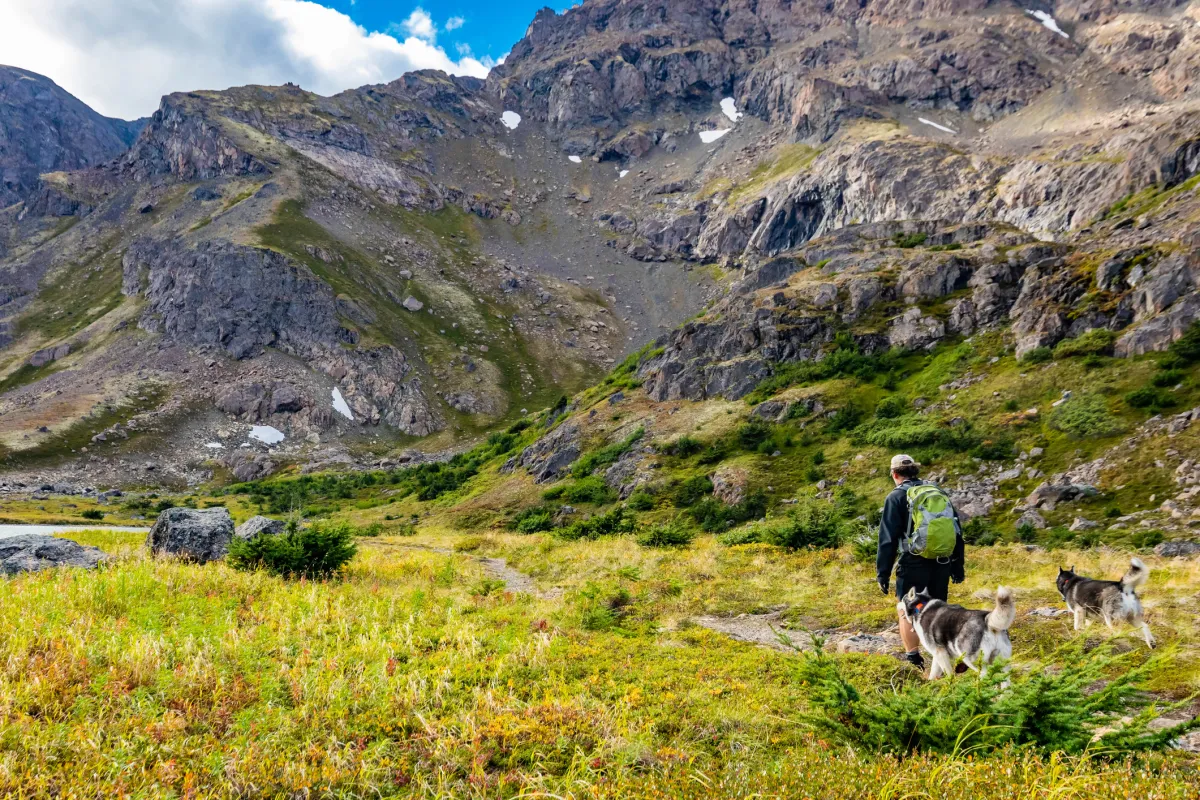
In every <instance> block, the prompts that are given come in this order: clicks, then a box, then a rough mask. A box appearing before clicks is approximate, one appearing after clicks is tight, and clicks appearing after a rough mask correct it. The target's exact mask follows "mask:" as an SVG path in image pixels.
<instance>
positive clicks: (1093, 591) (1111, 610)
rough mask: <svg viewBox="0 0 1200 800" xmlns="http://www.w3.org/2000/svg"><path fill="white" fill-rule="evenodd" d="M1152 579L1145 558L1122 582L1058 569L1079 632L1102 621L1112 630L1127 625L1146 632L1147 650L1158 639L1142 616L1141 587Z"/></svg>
mask: <svg viewBox="0 0 1200 800" xmlns="http://www.w3.org/2000/svg"><path fill="white" fill-rule="evenodd" d="M1149 577H1150V570H1149V569H1148V568H1147V567H1146V565H1145V564H1143V563H1142V562H1141V559H1137V558H1135V559H1133V560H1132V561H1130V562H1129V571H1128V572H1126V573H1125V575H1124V576H1123V577H1122V578H1121V580H1119V581H1097V580H1092V579H1091V578H1084V577H1082V576H1080V575H1076V574H1075V568H1074V567H1071V568H1070V569H1063V568H1062V567H1059V568H1058V580H1057V581H1055V583H1056V585H1057V586H1058V592H1059V594H1061V595H1062V596H1063V600H1065V601H1066V603H1067V610H1068V611H1071V612H1072V613H1073V614H1074V615H1075V630H1081V629H1082V628H1083V626H1084V623H1085V622H1090V621H1091V620H1092V619H1102V620H1104V624H1105V625H1107V626H1108V627H1109V629H1110V630H1111V629H1112V627H1113V623H1114V622H1125V623H1128V624H1130V625H1133V626H1134V627H1136V628H1141V629H1142V638H1144V639H1145V640H1146V646H1147V647H1154V636H1153V635H1151V633H1150V626H1149V625H1147V624H1146V620H1145V619H1144V618H1143V617H1142V601H1141V600H1139V599H1138V596H1137V593H1136V592H1137V588H1138V587H1139V586H1141V585H1142V584H1144V583H1145V582H1146V580H1147V579H1148V578H1149Z"/></svg>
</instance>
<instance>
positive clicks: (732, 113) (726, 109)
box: [721, 97, 742, 122]
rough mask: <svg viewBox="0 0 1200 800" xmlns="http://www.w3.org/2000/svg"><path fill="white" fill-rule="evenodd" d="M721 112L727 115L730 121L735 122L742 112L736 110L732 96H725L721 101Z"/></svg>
mask: <svg viewBox="0 0 1200 800" xmlns="http://www.w3.org/2000/svg"><path fill="white" fill-rule="evenodd" d="M721 113H723V114H724V115H725V116H727V117H729V120H730V121H731V122H737V121H738V120H739V119H741V118H742V112H740V111H738V110H737V103H735V102H733V98H732V97H726V98H725V99H724V100H722V101H721Z"/></svg>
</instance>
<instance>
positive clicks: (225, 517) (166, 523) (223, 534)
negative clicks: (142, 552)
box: [146, 508, 233, 564]
mask: <svg viewBox="0 0 1200 800" xmlns="http://www.w3.org/2000/svg"><path fill="white" fill-rule="evenodd" d="M232 539H233V519H232V518H231V517H230V516H229V511H228V509H224V508H199V509H198V508H168V509H167V510H166V511H164V512H162V513H161V514H159V515H158V520H157V521H156V522H155V523H154V527H153V528H151V529H150V535H149V536H147V537H146V547H147V548H149V550H150V552H151V553H153V554H154V555H172V556H176V557H178V558H182V559H185V560H188V561H195V562H198V563H200V564H205V563H207V562H209V561H219V560H221V559H222V558H224V557H225V556H226V555H227V554H228V553H229V542H230V541H231V540H232Z"/></svg>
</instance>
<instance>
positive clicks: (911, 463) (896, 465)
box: [892, 455, 921, 469]
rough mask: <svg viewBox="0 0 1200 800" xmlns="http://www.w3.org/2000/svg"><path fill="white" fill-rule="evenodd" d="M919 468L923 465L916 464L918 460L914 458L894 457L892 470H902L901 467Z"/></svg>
mask: <svg viewBox="0 0 1200 800" xmlns="http://www.w3.org/2000/svg"><path fill="white" fill-rule="evenodd" d="M919 466H921V465H920V464H918V463H917V462H916V459H914V458H913V457H912V456H906V455H898V456H892V469H900V468H901V467H919Z"/></svg>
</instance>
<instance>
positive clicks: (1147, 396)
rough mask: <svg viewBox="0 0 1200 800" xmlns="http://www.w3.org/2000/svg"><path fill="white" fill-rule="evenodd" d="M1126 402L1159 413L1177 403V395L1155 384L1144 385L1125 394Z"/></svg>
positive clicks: (1131, 405) (1132, 406)
mask: <svg viewBox="0 0 1200 800" xmlns="http://www.w3.org/2000/svg"><path fill="white" fill-rule="evenodd" d="M1125 402H1126V403H1127V404H1129V406H1130V407H1131V408H1137V409H1141V410H1143V411H1149V412H1150V413H1151V414H1157V413H1159V412H1160V411H1164V410H1166V409H1168V408H1170V407H1171V406H1173V405H1175V396H1174V395H1172V394H1171V393H1170V392H1168V391H1165V390H1163V389H1160V388H1158V387H1155V386H1143V387H1142V388H1141V389H1134V390H1133V391H1132V392H1130V393H1129V394H1127V395H1125Z"/></svg>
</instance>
